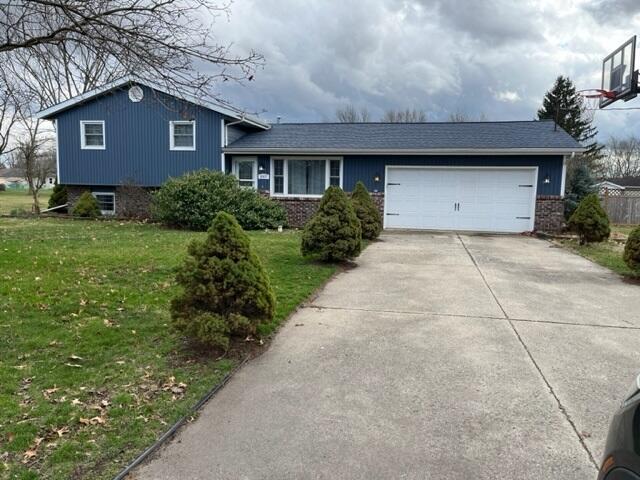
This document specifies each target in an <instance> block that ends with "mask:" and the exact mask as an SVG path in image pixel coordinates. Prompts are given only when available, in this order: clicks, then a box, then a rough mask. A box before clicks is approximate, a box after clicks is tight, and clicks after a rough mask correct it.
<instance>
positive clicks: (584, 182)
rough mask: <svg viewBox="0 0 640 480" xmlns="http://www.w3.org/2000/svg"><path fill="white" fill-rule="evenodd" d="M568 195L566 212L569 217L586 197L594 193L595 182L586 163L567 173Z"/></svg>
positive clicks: (565, 205) (565, 203)
mask: <svg viewBox="0 0 640 480" xmlns="http://www.w3.org/2000/svg"><path fill="white" fill-rule="evenodd" d="M567 177H568V178H567V195H566V197H565V201H564V214H565V217H566V218H569V217H570V216H571V214H573V212H574V211H575V209H576V208H577V207H578V204H579V203H580V202H581V201H582V199H583V198H584V197H586V196H587V195H589V194H590V193H593V191H594V182H593V178H592V177H591V174H590V173H589V169H588V168H587V167H586V165H578V166H576V167H575V168H573V169H572V171H571V174H569V173H568V174H567Z"/></svg>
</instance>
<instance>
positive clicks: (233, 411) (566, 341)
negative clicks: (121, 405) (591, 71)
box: [133, 233, 640, 480]
mask: <svg viewBox="0 0 640 480" xmlns="http://www.w3.org/2000/svg"><path fill="white" fill-rule="evenodd" d="M358 264H359V266H358V268H356V269H354V270H351V271H348V272H346V273H343V274H341V275H339V276H338V277H337V278H336V279H335V280H333V281H332V282H330V283H329V284H328V285H327V287H326V288H325V289H324V291H323V292H322V293H321V294H320V295H319V296H318V298H316V299H315V300H314V301H313V302H312V303H311V304H310V305H308V306H307V307H306V308H303V309H302V310H300V311H299V312H298V313H297V314H296V315H295V316H294V317H293V318H292V319H291V320H290V321H289V322H288V323H287V325H285V326H284V327H283V328H282V330H281V331H280V332H279V333H278V335H277V338H276V339H275V341H274V342H273V344H272V346H271V348H270V349H269V350H268V351H267V352H266V353H265V354H264V355H262V356H261V357H260V358H258V359H256V360H255V361H253V362H251V363H250V364H249V365H247V366H246V367H245V368H243V369H242V370H241V371H240V372H239V373H238V374H237V375H236V376H235V377H234V378H233V379H232V380H231V382H230V383H229V384H228V385H227V386H226V387H225V388H224V389H223V390H222V391H221V392H220V393H219V394H218V395H217V396H216V397H215V398H213V399H212V401H211V402H210V403H209V404H208V405H207V406H206V407H205V408H204V410H203V411H202V413H201V415H200V418H199V419H198V420H197V421H195V422H194V423H193V424H191V425H189V426H188V427H186V428H184V429H183V430H181V431H180V433H179V434H178V435H177V436H176V438H175V439H174V440H173V441H172V442H171V443H170V444H168V445H167V446H166V447H165V448H163V449H162V450H161V451H160V453H159V454H157V455H156V456H155V458H153V459H152V460H150V461H149V462H147V463H146V464H145V465H143V466H142V467H141V468H140V469H138V471H137V472H136V473H135V474H134V475H133V477H134V478H139V479H177V478H185V479H186V478H189V479H213V478H216V479H267V478H269V479H271V478H273V479H307V478H313V479H387V478H388V479H392V478H393V479H399V478H402V479H445V478H446V479H465V480H466V479H470V478H473V479H495V478H514V479H516V478H517V479H519V480H521V479H536V480H539V479H563V480H570V479H576V480H577V479H579V480H584V479H590V478H595V475H596V463H599V462H600V460H601V455H602V449H603V446H604V440H605V438H606V431H607V428H608V423H609V418H610V416H611V414H612V413H613V412H614V411H615V409H616V408H617V406H618V405H619V402H620V400H621V399H622V396H623V395H624V393H625V392H626V390H627V389H628V387H629V385H630V384H631V382H632V380H633V379H634V378H635V375H637V374H638V373H640V349H639V348H638V345H640V316H639V315H638V314H637V312H639V311H640V286H637V285H630V284H627V283H624V282H623V281H622V280H621V279H620V278H619V277H617V276H616V275H614V274H612V273H610V272H609V271H608V270H606V269H603V268H601V267H598V266H597V265H594V264H592V263H591V262H589V261H587V260H585V259H582V258H581V257H578V256H575V255H573V254H571V253H568V252H566V251H564V250H562V249H560V248H556V247H554V246H553V245H551V244H550V243H548V242H545V241H542V240H538V239H533V238H527V237H516V236H472V235H457V234H455V233H450V234H428V233H385V234H384V235H383V237H382V241H380V242H377V243H374V244H372V245H370V246H369V248H367V250H366V251H365V252H364V254H363V255H362V256H361V257H360V258H359V259H358Z"/></svg>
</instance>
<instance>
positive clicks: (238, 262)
mask: <svg viewBox="0 0 640 480" xmlns="http://www.w3.org/2000/svg"><path fill="white" fill-rule="evenodd" d="M188 253H189V256H188V257H187V258H186V260H185V261H184V263H183V265H182V266H181V267H180V269H179V270H178V274H177V276H176V280H177V282H178V284H179V285H180V286H181V287H182V288H183V292H182V293H181V294H180V295H178V296H177V297H176V298H174V299H173V301H172V302H171V318H172V319H173V324H174V326H175V327H176V328H177V329H178V330H180V331H182V332H184V333H185V334H187V335H188V336H190V337H192V338H194V339H196V340H198V341H199V342H200V343H202V344H205V345H208V346H211V347H214V348H219V349H223V350H227V349H228V347H229V339H230V337H231V336H237V335H242V336H245V335H249V334H253V333H255V332H256V330H257V327H258V325H259V324H261V323H264V322H269V321H271V320H273V316H274V312H275V296H274V294H273V290H272V289H271V285H270V282H269V277H268V276H267V273H266V271H265V270H264V268H263V266H262V263H261V262H260V259H259V258H258V256H257V255H256V254H255V252H254V251H253V249H252V248H251V243H250V241H249V237H248V236H247V234H246V233H245V232H244V231H243V230H242V227H241V226H240V225H239V224H238V222H237V221H236V219H235V218H234V217H233V215H229V214H228V213H226V212H219V213H218V214H217V215H216V217H215V219H214V220H213V223H212V224H211V227H210V228H209V233H208V235H207V237H206V238H205V239H204V240H202V241H199V240H194V241H193V242H192V243H191V244H190V245H189V248H188Z"/></svg>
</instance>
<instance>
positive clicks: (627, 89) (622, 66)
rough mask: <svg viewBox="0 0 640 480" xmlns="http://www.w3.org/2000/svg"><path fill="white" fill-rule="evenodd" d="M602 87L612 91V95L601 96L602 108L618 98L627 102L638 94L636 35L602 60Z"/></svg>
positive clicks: (603, 89) (606, 90) (604, 89)
mask: <svg viewBox="0 0 640 480" xmlns="http://www.w3.org/2000/svg"><path fill="white" fill-rule="evenodd" d="M601 89H602V91H604V92H612V95H603V96H602V97H600V108H603V107H606V106H607V105H610V104H612V103H613V102H616V101H618V100H624V101H625V102H626V101H627V100H631V99H632V98H634V97H635V96H636V95H637V94H638V74H637V72H636V36H635V35H634V36H633V37H631V38H630V39H629V40H627V41H626V42H625V43H623V44H622V45H621V46H619V47H618V48H616V49H615V50H614V51H613V52H612V53H611V54H610V55H607V56H606V57H605V59H604V60H603V61H602V87H601ZM613 94H615V95H613Z"/></svg>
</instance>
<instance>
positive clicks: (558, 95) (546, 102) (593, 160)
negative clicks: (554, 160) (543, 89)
mask: <svg viewBox="0 0 640 480" xmlns="http://www.w3.org/2000/svg"><path fill="white" fill-rule="evenodd" d="M538 119H539V120H554V121H555V122H556V123H557V124H558V125H559V126H560V127H562V128H563V129H564V130H566V131H567V133H568V134H569V135H571V136H572V137H573V138H575V139H576V140H577V141H578V142H580V143H581V144H582V145H584V146H585V148H586V151H585V152H584V153H583V154H582V155H580V158H578V159H577V161H578V162H579V163H583V164H585V165H586V166H587V167H588V168H589V170H590V171H591V172H592V173H597V171H598V169H599V162H600V160H601V159H602V158H603V154H602V149H603V148H604V145H598V142H597V141H596V136H597V135H598V130H597V128H596V127H594V126H593V124H592V122H593V119H592V118H590V117H589V116H588V115H586V112H585V105H584V100H583V99H582V97H581V96H580V94H579V93H578V92H577V91H576V87H575V85H574V84H573V82H572V81H571V79H569V78H568V77H563V76H562V75H561V76H559V77H558V78H556V81H555V83H554V85H553V88H551V90H549V91H548V92H547V93H546V94H545V96H544V99H543V100H542V107H541V108H540V109H539V110H538Z"/></svg>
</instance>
